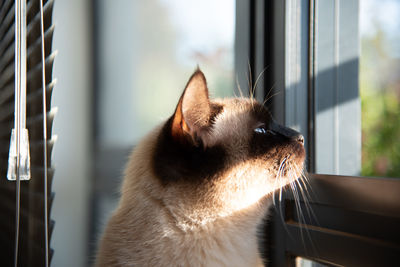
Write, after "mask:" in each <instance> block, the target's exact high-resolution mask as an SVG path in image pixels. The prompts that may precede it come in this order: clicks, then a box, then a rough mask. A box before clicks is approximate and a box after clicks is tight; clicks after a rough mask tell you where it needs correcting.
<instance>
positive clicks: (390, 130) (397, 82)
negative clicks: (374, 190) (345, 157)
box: [360, 30, 400, 177]
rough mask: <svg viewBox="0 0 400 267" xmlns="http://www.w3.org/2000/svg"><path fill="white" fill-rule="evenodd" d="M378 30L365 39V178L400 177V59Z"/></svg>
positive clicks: (362, 79)
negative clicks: (392, 52)
mask: <svg viewBox="0 0 400 267" xmlns="http://www.w3.org/2000/svg"><path fill="white" fill-rule="evenodd" d="M389 45H390V41H388V40H387V37H386V36H385V33H384V32H383V31H382V30H378V31H377V32H376V34H375V35H373V36H369V37H362V44H361V47H362V49H361V58H360V94H361V105H362V106H361V107H362V175H363V176H386V177H400V59H399V58H395V57H394V56H392V55H391V53H390V52H389V51H391V50H390V47H389Z"/></svg>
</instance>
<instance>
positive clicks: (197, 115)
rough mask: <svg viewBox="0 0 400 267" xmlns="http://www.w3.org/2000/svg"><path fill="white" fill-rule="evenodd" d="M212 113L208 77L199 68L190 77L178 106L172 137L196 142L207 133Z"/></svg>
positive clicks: (172, 127)
mask: <svg viewBox="0 0 400 267" xmlns="http://www.w3.org/2000/svg"><path fill="white" fill-rule="evenodd" d="M210 115H211V107H210V100H209V97H208V89H207V82H206V78H205V76H204V74H203V72H201V71H200V70H199V69H198V70H196V71H195V73H193V75H192V77H190V79H189V81H188V83H187V85H186V88H185V90H184V91H183V94H182V96H181V98H180V99H179V102H178V105H177V106H176V110H175V114H174V116H173V119H172V125H171V135H172V137H173V138H174V139H175V140H177V141H179V142H181V143H185V142H193V143H195V144H196V143H197V142H198V140H199V139H203V138H204V135H205V134H206V128H207V126H208V125H209V118H210ZM203 141H204V140H203Z"/></svg>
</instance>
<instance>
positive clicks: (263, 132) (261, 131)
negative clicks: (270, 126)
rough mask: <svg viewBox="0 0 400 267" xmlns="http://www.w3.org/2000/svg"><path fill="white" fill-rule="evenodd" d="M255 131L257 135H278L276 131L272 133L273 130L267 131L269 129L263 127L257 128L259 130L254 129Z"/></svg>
mask: <svg viewBox="0 0 400 267" xmlns="http://www.w3.org/2000/svg"><path fill="white" fill-rule="evenodd" d="M254 131H255V132H256V133H259V134H270V135H276V133H275V132H274V131H272V130H267V129H265V128H264V126H263V127H257V128H255V129H254Z"/></svg>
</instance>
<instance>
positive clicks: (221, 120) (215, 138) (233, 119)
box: [211, 98, 269, 144]
mask: <svg viewBox="0 0 400 267" xmlns="http://www.w3.org/2000/svg"><path fill="white" fill-rule="evenodd" d="M212 102H213V103H214V104H217V105H220V106H222V107H223V108H222V109H221V112H220V113H219V114H218V115H217V116H216V117H215V118H214V125H213V129H212V133H211V139H212V142H211V143H214V144H215V143H221V142H222V143H225V142H227V141H232V140H243V141H246V139H247V137H249V136H250V135H251V134H252V130H253V129H254V128H255V127H258V126H260V124H261V123H267V122H268V121H269V113H268V111H267V110H266V109H265V108H264V107H263V106H262V105H260V104H259V103H258V102H257V101H256V100H254V99H249V98H227V99H215V100H213V101H212Z"/></svg>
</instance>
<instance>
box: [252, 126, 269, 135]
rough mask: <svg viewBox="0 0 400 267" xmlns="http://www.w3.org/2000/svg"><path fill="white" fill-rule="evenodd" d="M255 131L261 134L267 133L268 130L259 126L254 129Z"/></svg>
mask: <svg viewBox="0 0 400 267" xmlns="http://www.w3.org/2000/svg"><path fill="white" fill-rule="evenodd" d="M254 131H255V132H256V133H260V134H267V130H266V129H265V128H264V127H257V128H255V129H254Z"/></svg>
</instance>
